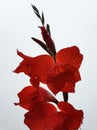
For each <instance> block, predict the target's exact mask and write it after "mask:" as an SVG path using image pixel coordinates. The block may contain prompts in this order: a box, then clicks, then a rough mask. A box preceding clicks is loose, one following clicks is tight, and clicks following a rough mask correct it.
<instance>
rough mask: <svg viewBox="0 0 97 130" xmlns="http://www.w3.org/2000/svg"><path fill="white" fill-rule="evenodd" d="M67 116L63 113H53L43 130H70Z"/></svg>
mask: <svg viewBox="0 0 97 130" xmlns="http://www.w3.org/2000/svg"><path fill="white" fill-rule="evenodd" d="M67 118H68V117H67V115H65V114H64V113H63V112H56V113H53V114H52V115H51V116H50V117H49V118H48V120H47V122H46V125H45V127H44V129H43V130H69V129H68V128H67V124H66V123H65V120H66V119H67Z"/></svg>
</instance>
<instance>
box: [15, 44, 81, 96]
mask: <svg viewBox="0 0 97 130" xmlns="http://www.w3.org/2000/svg"><path fill="white" fill-rule="evenodd" d="M17 54H18V55H19V56H21V57H22V58H23V61H22V62H21V63H20V65H19V66H18V67H17V68H16V69H15V71H14V72H16V73H20V72H24V73H25V74H26V75H28V76H30V78H31V79H30V81H31V83H32V85H34V86H39V82H42V83H46V84H47V85H48V87H49V89H50V90H51V91H52V92H53V93H54V94H56V93H58V92H59V91H63V92H74V91H75V83H76V82H77V81H79V80H80V79H81V78H80V74H79V71H78V69H79V67H80V65H81V62H82V59H83V56H82V54H80V52H79V49H78V48H77V47H76V46H73V47H68V48H64V49H62V50H60V51H59V52H58V53H57V54H56V63H55V62H54V60H53V59H52V57H51V56H49V55H40V56H37V57H35V58H32V57H29V56H26V55H24V54H23V53H21V52H19V51H17Z"/></svg>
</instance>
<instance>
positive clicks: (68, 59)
mask: <svg viewBox="0 0 97 130" xmlns="http://www.w3.org/2000/svg"><path fill="white" fill-rule="evenodd" d="M82 59H83V55H82V54H81V53H80V50H79V48H78V47H76V46H72V47H67V48H64V49H62V50H60V51H59V52H58V53H57V55H56V62H57V63H60V64H71V65H72V66H74V67H76V68H77V69H78V68H79V67H80V65H81V62H82Z"/></svg>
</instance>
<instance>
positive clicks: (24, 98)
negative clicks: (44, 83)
mask: <svg viewBox="0 0 97 130" xmlns="http://www.w3.org/2000/svg"><path fill="white" fill-rule="evenodd" d="M37 96H38V92H37V90H36V88H35V87H33V86H27V87H25V88H24V89H22V91H21V92H19V93H18V97H19V103H15V105H20V106H21V107H23V108H25V109H27V110H29V109H30V108H31V107H32V105H33V101H34V100H35V99H36V98H37Z"/></svg>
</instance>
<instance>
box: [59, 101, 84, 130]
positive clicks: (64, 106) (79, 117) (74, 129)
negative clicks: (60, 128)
mask: <svg viewBox="0 0 97 130" xmlns="http://www.w3.org/2000/svg"><path fill="white" fill-rule="evenodd" d="M58 107H59V109H60V110H61V111H62V112H63V113H65V114H66V115H68V118H67V119H66V124H67V126H68V130H78V128H79V127H80V126H81V124H82V121H83V111H82V110H77V109H75V108H74V107H73V106H72V105H71V104H69V103H66V102H59V103H58Z"/></svg>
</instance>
